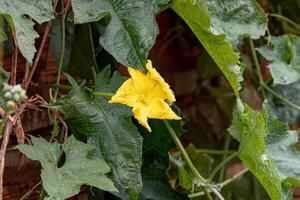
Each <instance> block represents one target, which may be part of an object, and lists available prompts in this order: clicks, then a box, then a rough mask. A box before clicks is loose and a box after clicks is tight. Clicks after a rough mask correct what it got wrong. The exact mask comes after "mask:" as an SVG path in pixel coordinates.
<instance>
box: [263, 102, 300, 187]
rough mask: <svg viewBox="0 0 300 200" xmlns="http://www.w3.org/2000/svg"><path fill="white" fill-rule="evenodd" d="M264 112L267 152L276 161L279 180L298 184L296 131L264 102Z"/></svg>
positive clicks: (298, 161)
mask: <svg viewBox="0 0 300 200" xmlns="http://www.w3.org/2000/svg"><path fill="white" fill-rule="evenodd" d="M264 114H265V118H266V121H267V125H268V129H269V130H268V134H267V137H266V143H267V153H268V155H270V156H271V157H272V158H273V160H274V161H275V162H276V165H277V168H278V169H279V175H280V178H281V180H284V181H285V184H288V185H295V186H298V187H299V186H300V152H299V151H297V150H296V148H295V144H296V143H297V142H298V133H297V132H296V131H291V130H289V129H288V126H287V125H286V124H284V123H282V122H281V121H280V120H279V119H278V118H277V116H275V115H274V114H273V111H272V110H271V109H270V107H269V105H268V104H266V103H265V105H264Z"/></svg>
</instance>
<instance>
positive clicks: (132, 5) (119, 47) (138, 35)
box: [72, 0, 170, 69]
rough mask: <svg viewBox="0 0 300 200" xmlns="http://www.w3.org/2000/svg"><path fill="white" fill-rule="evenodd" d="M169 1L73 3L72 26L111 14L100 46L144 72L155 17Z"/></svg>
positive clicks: (127, 64) (124, 63)
mask: <svg viewBox="0 0 300 200" xmlns="http://www.w3.org/2000/svg"><path fill="white" fill-rule="evenodd" d="M169 1H170V0H97V1H80V0H73V1H72V5H73V10H74V16H75V23H87V22H92V21H98V20H100V19H101V18H103V17H104V16H105V15H110V22H109V24H108V25H107V27H105V29H104V32H103V34H102V36H101V37H100V44H101V45H102V46H103V48H104V49H105V50H106V51H108V52H109V53H110V54H111V55H113V56H114V57H115V58H116V60H117V61H118V62H120V63H122V64H123V65H125V66H130V67H137V68H141V69H144V66H145V65H146V62H147V56H148V52H149V50H150V49H151V47H152V46H153V44H154V40H155V38H156V35H157V33H158V30H157V27H156V24H155V21H154V16H153V15H154V14H155V13H156V12H158V11H159V10H160V8H161V7H162V6H163V5H165V4H166V3H168V2H169Z"/></svg>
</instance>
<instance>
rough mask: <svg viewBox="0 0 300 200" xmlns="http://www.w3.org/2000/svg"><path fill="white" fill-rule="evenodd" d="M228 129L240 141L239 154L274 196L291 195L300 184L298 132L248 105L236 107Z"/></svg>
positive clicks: (266, 105) (268, 112)
mask: <svg viewBox="0 0 300 200" xmlns="http://www.w3.org/2000/svg"><path fill="white" fill-rule="evenodd" d="M229 132H230V133H231V134H232V135H233V136H234V137H235V138H236V139H237V140H239V141H240V147H239V157H240V159H241V160H242V161H243V162H244V163H245V164H246V165H247V167H248V168H249V169H250V171H251V172H252V173H253V174H254V175H255V176H256V177H257V179H258V180H259V181H260V182H261V184H262V185H263V186H264V188H265V189H266V191H267V192H268V194H269V195H270V197H271V199H291V198H287V197H289V196H290V194H289V193H290V189H291V186H292V185H295V186H299V184H300V167H299V166H300V154H299V152H298V151H297V150H296V149H295V143H296V142H297V141H298V135H297V134H296V133H295V132H294V131H289V130H288V127H287V125H286V124H284V123H282V122H280V120H279V119H278V118H277V117H276V116H274V115H273V113H272V111H271V110H270V107H269V105H268V104H267V103H265V105H264V110H263V112H255V111H253V110H252V109H251V108H250V107H248V106H247V105H244V106H243V107H242V105H241V104H239V106H238V107H236V109H235V112H234V118H233V125H232V127H231V128H230V129H229Z"/></svg>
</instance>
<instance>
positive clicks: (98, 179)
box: [17, 136, 117, 200]
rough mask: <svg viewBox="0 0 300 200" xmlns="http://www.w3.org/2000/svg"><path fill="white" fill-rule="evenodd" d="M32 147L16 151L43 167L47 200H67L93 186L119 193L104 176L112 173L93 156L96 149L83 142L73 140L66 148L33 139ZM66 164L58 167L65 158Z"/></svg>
mask: <svg viewBox="0 0 300 200" xmlns="http://www.w3.org/2000/svg"><path fill="white" fill-rule="evenodd" d="M32 143H33V145H32V146H30V145H24V144H22V145H18V146H17V148H18V149H19V150H20V151H21V152H22V153H24V154H25V155H26V156H27V157H28V158H30V159H32V160H38V161H39V162H40V163H41V165H42V168H43V169H42V174H41V177H42V181H43V188H44V189H45V191H46V192H47V194H48V196H47V197H46V199H49V200H50V199H51V200H58V199H66V198H68V197H71V196H73V195H75V194H78V193H79V191H80V187H81V185H84V184H85V185H90V186H94V187H97V188H100V189H102V190H107V191H117V189H116V188H115V187H114V185H113V183H112V181H111V180H109V179H108V178H107V177H106V176H105V174H106V173H108V172H109V171H110V168H109V166H108V165H107V164H106V162H104V161H103V160H101V159H99V158H97V157H95V156H93V155H92V151H93V149H94V148H95V147H93V146H91V145H88V144H85V143H83V142H80V141H78V140H76V139H75V137H74V136H70V137H69V138H68V139H67V141H66V142H65V143H64V144H62V145H61V144H58V143H49V142H47V141H46V140H44V139H42V138H36V137H32ZM61 147H62V149H63V151H64V153H65V155H66V158H65V162H64V164H63V165H62V166H61V167H58V162H59V160H60V157H61V155H62V152H61Z"/></svg>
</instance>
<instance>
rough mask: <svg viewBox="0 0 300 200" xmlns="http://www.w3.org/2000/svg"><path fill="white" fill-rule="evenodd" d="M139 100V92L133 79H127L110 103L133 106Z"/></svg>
mask: <svg viewBox="0 0 300 200" xmlns="http://www.w3.org/2000/svg"><path fill="white" fill-rule="evenodd" d="M137 100H138V94H137V91H136V90H135V87H134V85H133V81H132V79H131V78H130V79H128V80H126V81H125V82H124V83H123V84H122V86H121V87H120V88H119V89H118V91H117V93H116V94H115V95H114V96H113V97H112V98H111V100H110V101H108V103H120V104H125V105H127V106H130V107H133V106H134V104H135V103H136V102H137Z"/></svg>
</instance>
